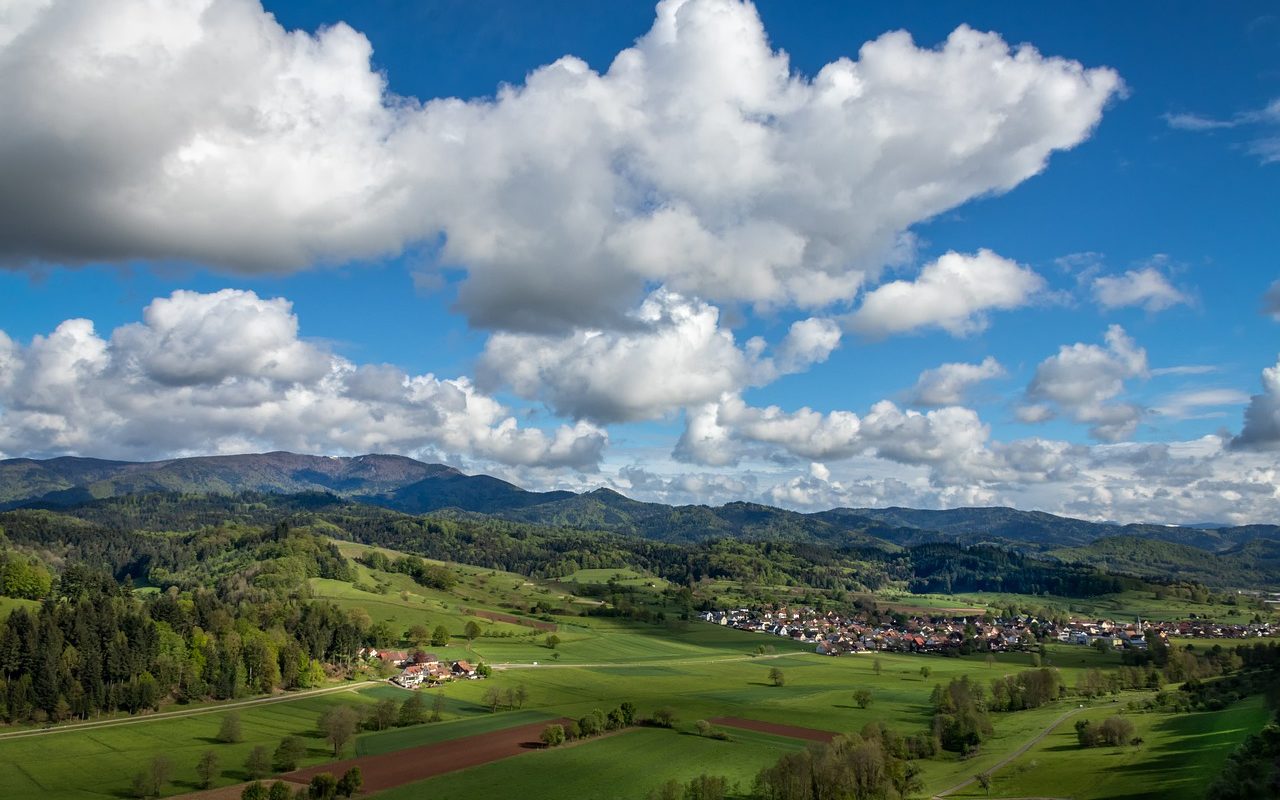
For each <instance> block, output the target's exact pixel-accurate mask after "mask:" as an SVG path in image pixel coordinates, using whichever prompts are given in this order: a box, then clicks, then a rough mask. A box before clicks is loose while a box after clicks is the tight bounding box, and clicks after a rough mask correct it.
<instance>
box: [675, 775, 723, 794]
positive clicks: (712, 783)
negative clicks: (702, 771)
mask: <svg viewBox="0 0 1280 800" xmlns="http://www.w3.org/2000/svg"><path fill="white" fill-rule="evenodd" d="M728 792H729V781H728V779H727V778H725V777H724V776H723V775H714V776H713V775H699V776H698V777H696V778H694V779H693V780H691V781H689V782H688V783H687V784H685V787H684V800H724V798H725V797H726V796H727V795H728Z"/></svg>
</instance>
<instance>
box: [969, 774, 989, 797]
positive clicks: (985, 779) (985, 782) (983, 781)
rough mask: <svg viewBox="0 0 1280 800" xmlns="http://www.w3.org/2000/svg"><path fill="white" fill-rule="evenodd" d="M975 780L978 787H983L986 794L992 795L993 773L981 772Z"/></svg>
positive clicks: (975, 776)
mask: <svg viewBox="0 0 1280 800" xmlns="http://www.w3.org/2000/svg"><path fill="white" fill-rule="evenodd" d="M973 778H974V780H976V781H977V782H978V785H979V786H981V787H982V790H983V791H984V792H986V793H987V794H991V773H989V772H979V773H978V774H977V775H974V776H973Z"/></svg>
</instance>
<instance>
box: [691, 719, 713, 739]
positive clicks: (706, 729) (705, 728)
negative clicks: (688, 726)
mask: <svg viewBox="0 0 1280 800" xmlns="http://www.w3.org/2000/svg"><path fill="white" fill-rule="evenodd" d="M693 727H695V728H697V729H698V735H699V736H706V735H708V734H710V733H711V731H712V728H711V723H710V722H707V721H706V720H705V719H700V720H698V721H697V722H695V723H693Z"/></svg>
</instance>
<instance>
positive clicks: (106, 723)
mask: <svg viewBox="0 0 1280 800" xmlns="http://www.w3.org/2000/svg"><path fill="white" fill-rule="evenodd" d="M372 683H373V682H372V681H362V682H360V683H351V684H344V685H342V686H326V687H324V688H323V689H305V690H303V691H300V692H289V693H287V694H277V695H270V696H267V697H255V698H253V699H252V700H237V701H236V702H234V703H221V704H219V705H212V706H204V707H201V708H192V709H188V710H182V711H162V712H160V713H158V714H147V715H146V716H141V717H124V718H120V719H100V720H95V721H92V722H75V723H71V724H69V725H53V726H51V727H48V728H30V729H28V730H22V731H11V732H9V733H0V741H4V740H6V739H26V738H29V737H32V736H52V735H54V734H57V733H71V732H73V731H84V730H93V729H96V728H114V727H116V726H118V725H141V724H143V723H147V722H159V721H161V720H166V719H181V718H182V717H196V716H199V715H201V714H217V713H218V712H220V711H226V710H228V709H233V708H244V707H246V706H260V705H268V704H270V703H288V702H291V701H293V700H301V699H302V698H304V697H315V696H316V695H321V694H333V693H335V692H351V691H355V690H356V689H360V688H363V687H365V686H369V685H371V684H372Z"/></svg>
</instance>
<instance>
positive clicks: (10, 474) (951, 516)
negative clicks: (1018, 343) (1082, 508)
mask: <svg viewBox="0 0 1280 800" xmlns="http://www.w3.org/2000/svg"><path fill="white" fill-rule="evenodd" d="M241 492H265V493H269V494H282V495H289V494H301V493H307V492H323V493H327V494H332V495H335V496H337V497H339V498H342V499H344V500H349V501H354V502H358V503H365V504H370V505H376V506H382V507H384V508H389V509H393V510H396V511H400V512H404V513H407V514H421V513H427V512H445V511H449V512H454V513H463V514H479V515H485V516H490V517H496V518H500V519H504V520H509V521H512V522H518V523H528V524H533V525H546V526H555V527H561V528H576V529H582V530H598V531H611V532H615V533H622V534H629V535H636V536H643V537H645V538H650V539H657V540H662V541H701V540H705V539H711V538H721V537H733V538H740V539H749V540H768V539H778V540H788V541H813V542H825V543H828V544H833V545H836V546H840V547H853V548H857V547H871V548H877V549H891V550H892V549H897V548H899V547H904V546H912V545H917V544H927V543H930V542H950V543H960V544H978V543H991V544H997V545H1001V546H1011V547H1017V548H1019V549H1024V550H1029V551H1037V552H1051V551H1054V550H1059V549H1062V548H1075V549H1074V550H1072V551H1071V552H1070V553H1069V554H1067V556H1068V557H1069V558H1071V559H1073V560H1082V559H1087V558H1089V557H1091V556H1092V555H1097V556H1098V557H1107V558H1111V559H1112V560H1114V559H1115V558H1116V550H1117V548H1118V547H1123V546H1124V542H1125V541H1127V540H1126V539H1125V538H1124V537H1137V538H1140V539H1144V540H1149V541H1160V542H1171V543H1174V544H1178V545H1186V546H1190V547H1195V548H1199V549H1201V550H1208V551H1211V552H1215V553H1225V552H1228V551H1233V552H1241V553H1243V552H1246V551H1244V550H1241V548H1242V547H1244V546H1245V545H1248V544H1249V543H1251V542H1254V541H1255V540H1265V541H1269V542H1280V527H1277V526H1274V525H1243V526H1234V527H1233V526H1209V525H1197V526H1168V525H1147V524H1139V525H1116V524H1114V523H1103V522H1088V521H1085V520H1079V519H1073V518H1071V517H1061V516H1056V515H1054V514H1048V513H1045V512H1042V511H1019V510H1018V509H1014V508H1006V507H991V508H954V509H946V510H929V509H915V508H900V507H893V508H834V509H830V510H828V511H819V512H816V513H809V514H805V513H800V512H797V511H790V510H787V509H782V508H775V507H773V506H767V505H761V504H758V503H750V502H745V501H736V502H731V503H726V504H724V505H722V506H708V505H685V506H669V505H664V504H662V503H646V502H641V501H638V500H633V499H631V498H629V497H627V496H625V495H623V494H620V493H619V492H616V491H614V490H612V489H606V488H600V489H596V490H594V491H590V492H584V493H582V494H577V493H574V492H567V491H553V492H531V491H527V490H525V489H522V488H521V487H519V486H516V485H515V484H512V483H508V482H507V481H504V480H500V479H498V478H494V477H492V476H489V475H467V474H465V473H463V472H461V471H460V470H457V469H455V468H453V467H449V466H446V465H444V464H428V463H425V462H422V461H417V460H415V459H412V458H408V457H405V456H398V455H381V454H369V455H363V456H349V457H348V456H344V457H337V456H315V455H298V454H295V453H287V452H272V453H257V454H244V455H226V456H199V457H192V458H176V459H167V460H164V461H151V462H131V461H108V460H103V459H95V458H78V457H62V458H52V459H47V460H36V459H29V458H15V459H8V460H3V461H0V510H5V509H14V508H21V507H47V508H65V507H70V506H77V505H82V504H85V503H90V502H94V501H99V500H105V499H109V498H115V497H124V496H133V495H144V494H155V493H184V494H206V495H230V494H238V493H241ZM1116 537H1119V538H1116ZM1105 539H1114V541H1113V542H1112V543H1111V544H1110V545H1108V546H1107V547H1106V548H1105V551H1098V552H1096V553H1092V552H1091V551H1089V549H1088V546H1089V545H1091V544H1092V543H1094V542H1098V541H1100V540H1105ZM1082 548H1083V549H1082ZM1259 552H1260V551H1259Z"/></svg>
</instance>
